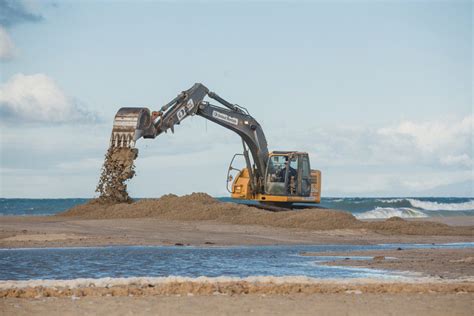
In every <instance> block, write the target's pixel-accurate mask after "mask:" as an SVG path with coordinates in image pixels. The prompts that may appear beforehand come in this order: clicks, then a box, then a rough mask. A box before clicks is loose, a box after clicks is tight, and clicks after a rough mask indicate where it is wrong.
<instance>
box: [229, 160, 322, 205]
mask: <svg viewBox="0 0 474 316" xmlns="http://www.w3.org/2000/svg"><path fill="white" fill-rule="evenodd" d="M234 159H235V156H234V158H233V159H232V162H231V164H230V167H229V170H237V169H235V168H234V167H232V163H233V161H234ZM266 166H267V167H266V170H265V176H264V183H263V184H262V187H263V191H262V193H257V194H254V193H253V192H255V190H253V189H252V181H251V178H252V177H251V172H249V169H248V168H243V169H241V170H238V173H237V175H236V176H235V178H234V177H230V178H229V179H228V181H232V180H233V182H232V189H231V190H229V191H230V192H231V196H232V198H234V199H243V200H257V201H259V202H261V203H265V204H273V205H280V206H284V205H291V204H293V203H319V202H320V201H321V171H319V170H312V169H311V166H310V162H309V156H308V154H307V153H305V152H296V151H274V152H271V153H269V156H268V161H267V164H266ZM254 185H255V184H254Z"/></svg>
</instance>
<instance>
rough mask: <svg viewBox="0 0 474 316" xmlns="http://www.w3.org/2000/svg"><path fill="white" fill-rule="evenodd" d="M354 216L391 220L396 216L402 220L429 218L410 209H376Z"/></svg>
mask: <svg viewBox="0 0 474 316" xmlns="http://www.w3.org/2000/svg"><path fill="white" fill-rule="evenodd" d="M354 216H355V217H356V218H358V219H377V218H390V217H394V216H398V217H402V218H416V217H428V215H426V214H425V213H423V212H421V211H418V210H414V209H411V208H408V207H399V208H394V207H376V208H375V209H373V210H371V211H367V212H364V213H360V214H354Z"/></svg>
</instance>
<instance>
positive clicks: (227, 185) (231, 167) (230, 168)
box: [226, 153, 245, 193]
mask: <svg viewBox="0 0 474 316" xmlns="http://www.w3.org/2000/svg"><path fill="white" fill-rule="evenodd" d="M237 156H242V157H245V156H244V154H239V153H236V154H234V156H233V157H232V159H231V161H230V164H229V168H228V169H227V178H226V179H227V182H226V189H227V192H229V193H234V192H233V190H229V183H231V182H232V180H233V178H232V175H231V174H230V172H231V171H232V170H236V171H238V174H237V175H236V178H238V175H239V174H240V173H241V172H242V169H237V168H234V167H233V166H232V164H233V163H234V160H235V157H237Z"/></svg>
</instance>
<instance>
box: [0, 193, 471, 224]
mask: <svg viewBox="0 0 474 316" xmlns="http://www.w3.org/2000/svg"><path fill="white" fill-rule="evenodd" d="M218 199H219V200H221V201H224V202H231V201H234V200H232V199H230V198H228V197H220V198H218ZM87 201H88V199H6V198H0V216H1V215H10V216H13V215H20V216H24V215H30V216H31V215H33V216H35V215H53V214H56V213H59V212H62V211H64V210H67V209H68V208H70V207H73V206H75V205H79V204H82V203H85V202H87ZM234 202H235V201H234ZM251 203H252V202H250V204H251ZM319 206H321V207H325V208H331V209H339V210H344V211H347V212H350V213H352V214H354V216H356V217H357V218H359V219H377V218H380V219H382V218H390V217H393V216H398V217H402V218H417V217H432V216H459V215H469V216H474V198H458V197H447V198H412V197H407V198H322V199H321V204H319Z"/></svg>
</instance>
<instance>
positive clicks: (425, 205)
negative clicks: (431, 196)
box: [407, 199, 474, 211]
mask: <svg viewBox="0 0 474 316" xmlns="http://www.w3.org/2000/svg"><path fill="white" fill-rule="evenodd" d="M407 200H408V202H410V204H411V205H412V206H413V207H416V208H419V209H422V210H427V211H470V210H474V200H470V201H467V202H462V203H440V202H434V201H420V200H416V199H407Z"/></svg>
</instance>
